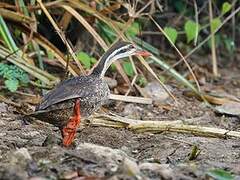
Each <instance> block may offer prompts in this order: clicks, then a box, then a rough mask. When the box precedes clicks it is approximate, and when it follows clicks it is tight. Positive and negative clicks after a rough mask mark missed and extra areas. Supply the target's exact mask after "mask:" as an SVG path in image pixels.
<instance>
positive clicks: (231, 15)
mask: <svg viewBox="0 0 240 180" xmlns="http://www.w3.org/2000/svg"><path fill="white" fill-rule="evenodd" d="M239 11H240V6H239V7H238V8H237V9H236V10H235V11H234V12H232V13H231V14H230V15H229V16H228V17H226V18H225V19H224V21H223V22H222V23H221V24H220V25H219V26H218V27H217V28H216V29H215V31H214V32H213V33H212V34H210V35H209V36H208V37H207V38H206V39H204V40H203V41H202V42H201V43H199V44H198V46H196V47H195V48H193V49H192V50H191V51H190V52H189V53H188V54H187V55H186V56H185V59H186V60H187V58H188V57H189V56H191V55H192V54H193V53H194V52H195V51H196V50H198V49H199V48H200V47H201V46H203V45H204V44H205V43H206V42H207V41H208V40H209V39H210V38H211V37H212V35H214V34H216V33H217V32H218V31H219V30H220V29H221V28H222V26H223V25H224V24H226V23H227V22H228V21H229V20H230V19H231V18H232V17H234V16H235V15H236V14H237V13H238V12H239ZM182 61H184V60H183V58H181V59H180V60H179V61H178V62H176V63H175V64H174V65H172V66H171V67H169V70H170V69H172V68H174V67H175V66H177V65H178V64H180V63H181V62H182ZM169 70H165V71H163V73H164V72H167V71H169Z"/></svg>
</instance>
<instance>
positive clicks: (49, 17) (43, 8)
mask: <svg viewBox="0 0 240 180" xmlns="http://www.w3.org/2000/svg"><path fill="white" fill-rule="evenodd" d="M37 2H38V3H39V5H40V6H41V9H42V10H43V12H44V13H45V15H46V16H47V17H48V19H49V21H50V22H51V24H52V26H53V27H54V28H55V30H56V32H57V33H58V35H59V37H60V38H61V40H62V41H63V43H64V44H65V45H66V46H67V48H68V51H69V52H70V54H71V56H72V57H73V59H74V61H75V62H76V64H77V66H78V68H79V69H80V71H81V73H82V74H84V75H85V74H86V73H85V71H84V69H83V67H82V65H81V63H80V62H79V61H78V59H77V57H76V55H75V54H74V52H73V50H72V48H71V46H70V44H69V43H68V41H67V39H66V37H65V35H64V33H63V32H62V31H61V30H60V29H59V27H58V25H57V24H56V23H55V21H54V20H53V18H52V17H51V15H50V14H49V12H48V10H47V9H46V8H45V6H44V5H43V3H42V0H37Z"/></svg>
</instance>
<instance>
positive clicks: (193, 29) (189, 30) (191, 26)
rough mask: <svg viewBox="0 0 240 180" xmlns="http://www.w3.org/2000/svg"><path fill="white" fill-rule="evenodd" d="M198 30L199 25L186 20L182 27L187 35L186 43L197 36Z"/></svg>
mask: <svg viewBox="0 0 240 180" xmlns="http://www.w3.org/2000/svg"><path fill="white" fill-rule="evenodd" d="M199 29H200V25H199V24H197V23H195V22H193V21H191V20H188V21H187V22H186V23H185V25H184V30H185V32H186V35H187V43H189V42H190V41H192V40H193V39H194V38H195V37H197V36H198V33H199Z"/></svg>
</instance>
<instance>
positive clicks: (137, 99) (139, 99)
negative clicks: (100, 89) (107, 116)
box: [109, 94, 152, 104]
mask: <svg viewBox="0 0 240 180" xmlns="http://www.w3.org/2000/svg"><path fill="white" fill-rule="evenodd" d="M109 99H112V100H117V101H124V102H131V103H139V104H152V99H151V98H143V97H135V96H123V95H116V94H110V95H109Z"/></svg>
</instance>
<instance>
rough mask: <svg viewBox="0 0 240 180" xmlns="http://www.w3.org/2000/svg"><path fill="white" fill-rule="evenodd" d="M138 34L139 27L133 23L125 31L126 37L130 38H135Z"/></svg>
mask: <svg viewBox="0 0 240 180" xmlns="http://www.w3.org/2000/svg"><path fill="white" fill-rule="evenodd" d="M139 32H140V25H139V23H137V22H134V23H133V24H132V25H131V26H130V27H129V28H128V29H127V31H126V33H127V35H128V36H130V37H135V36H136V35H138V34H139Z"/></svg>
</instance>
